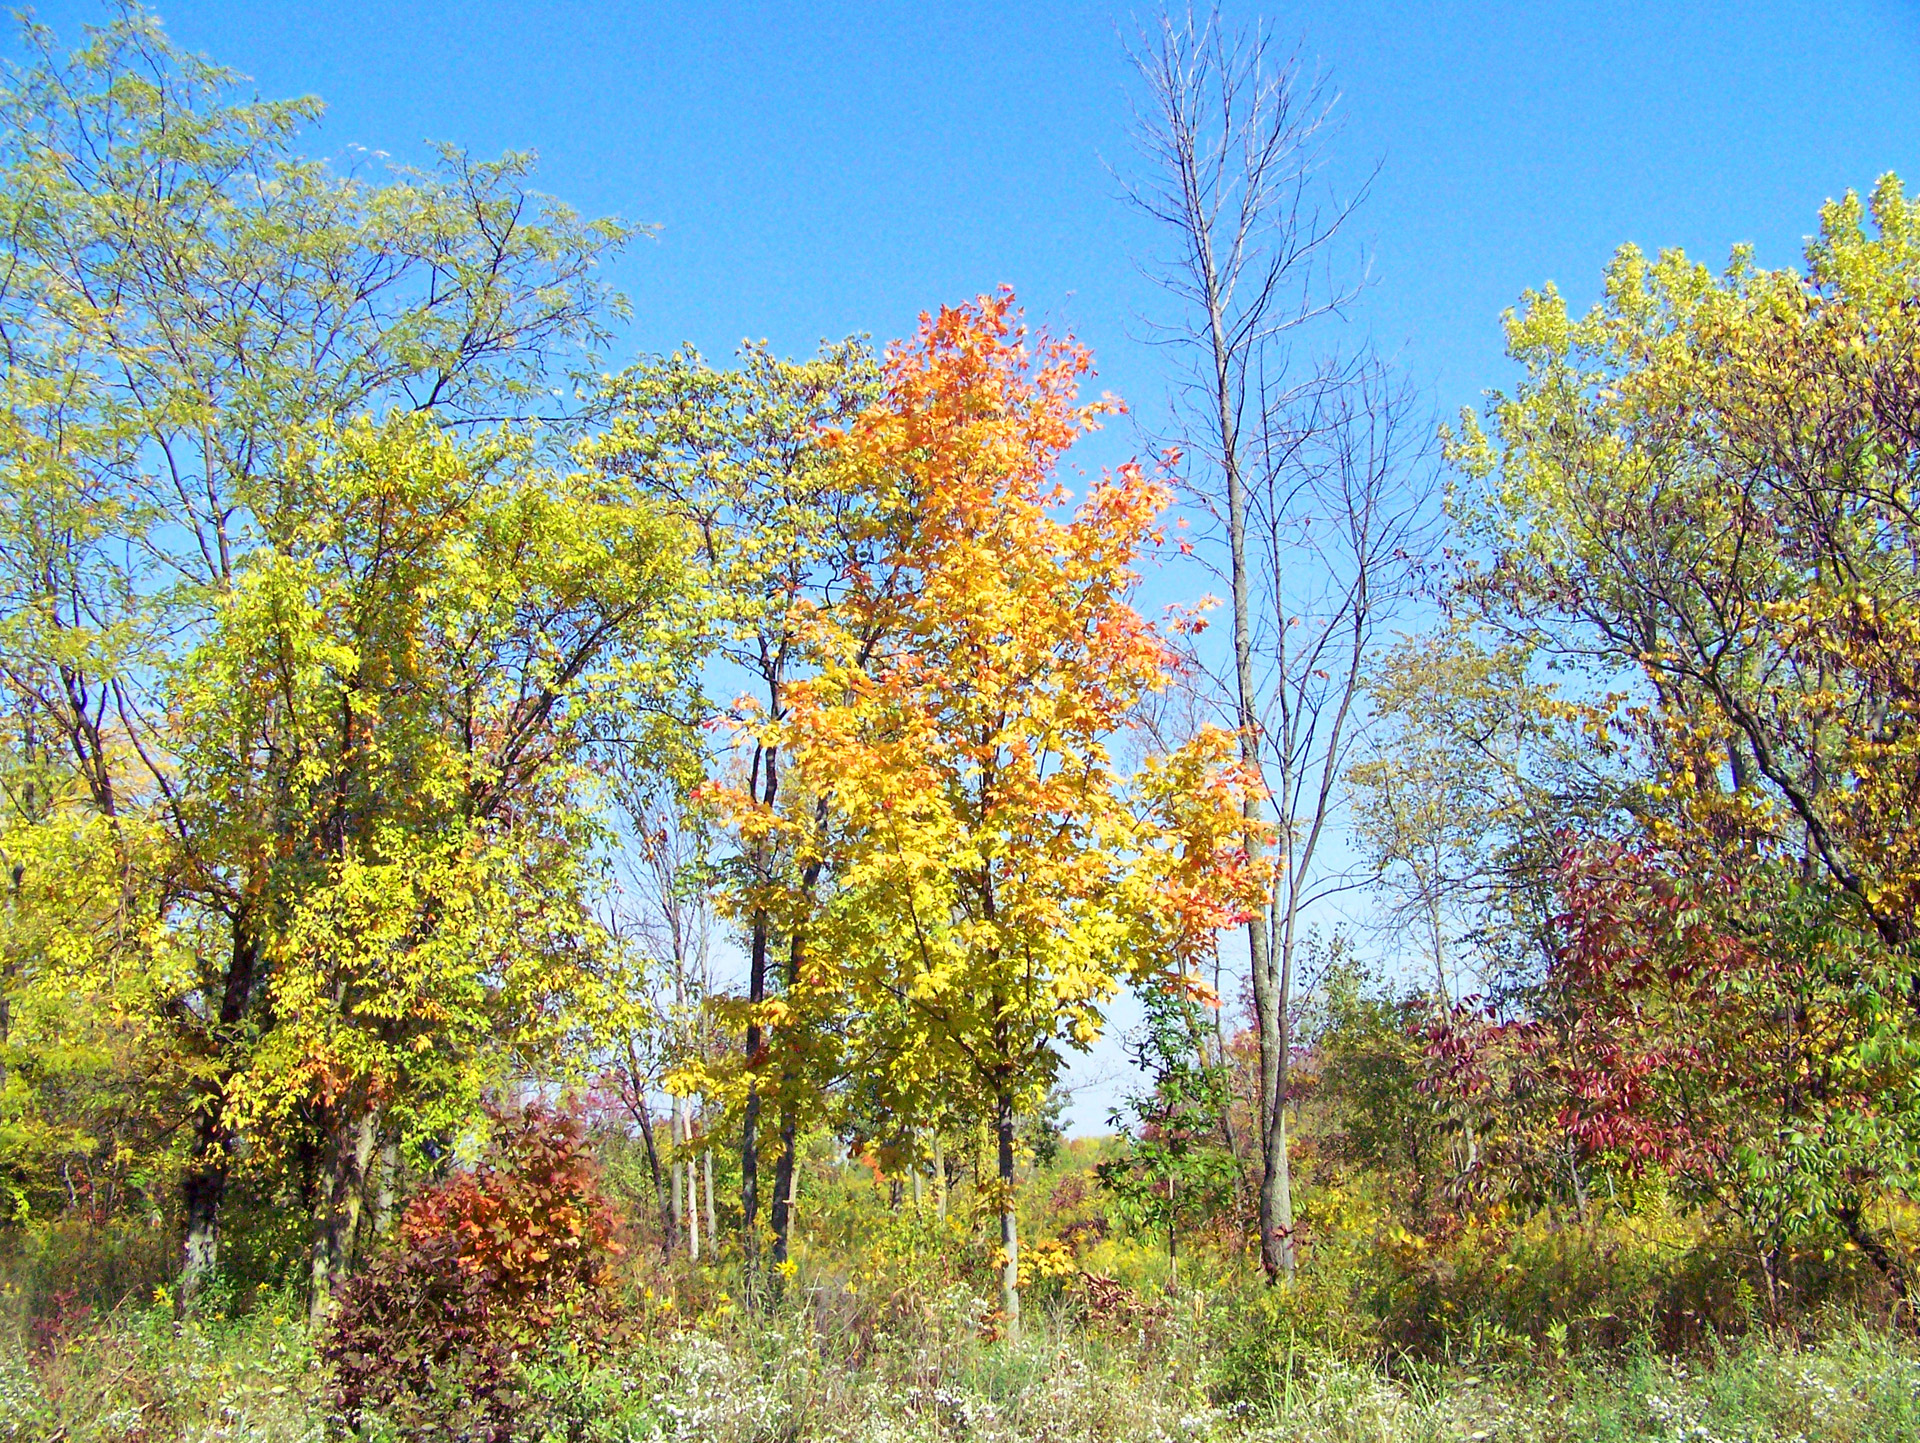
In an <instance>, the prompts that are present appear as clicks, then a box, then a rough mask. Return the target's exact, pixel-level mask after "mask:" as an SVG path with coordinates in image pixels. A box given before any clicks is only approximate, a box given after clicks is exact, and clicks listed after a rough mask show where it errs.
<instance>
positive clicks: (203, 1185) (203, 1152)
mask: <svg viewBox="0 0 1920 1443" xmlns="http://www.w3.org/2000/svg"><path fill="white" fill-rule="evenodd" d="M232 1141H233V1139H232V1137H231V1136H230V1135H229V1133H228V1131H227V1129H226V1127H225V1125H224V1123H223V1120H222V1117H221V1113H220V1105H219V1102H218V1101H216V1102H214V1103H212V1104H211V1105H209V1106H206V1107H204V1108H203V1109H202V1110H201V1111H200V1112H199V1113H197V1114H196V1115H195V1117H194V1120H193V1141H192V1142H191V1143H189V1144H188V1150H187V1167H186V1173H185V1176H184V1177H183V1178H182V1179H181V1183H180V1193H181V1201H182V1202H183V1204H184V1205H185V1211H186V1225H187V1226H186V1243H185V1248H184V1252H185V1256H184V1259H183V1260H182V1263H181V1267H180V1298H179V1305H180V1310H181V1311H182V1312H186V1311H188V1310H189V1309H191V1308H192V1307H193V1305H194V1303H195V1302H197V1301H198V1300H199V1297H200V1294H201V1292H202V1291H203V1290H204V1289H205V1288H206V1285H207V1284H208V1283H209V1282H210V1281H212V1278H213V1270H214V1268H215V1267H216V1266H218V1264H219V1261H220V1205H221V1203H222V1202H224V1201H225V1199H226V1193H227V1153H228V1149H229V1147H230V1146H231V1144H232Z"/></svg>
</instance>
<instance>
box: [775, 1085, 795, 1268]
mask: <svg viewBox="0 0 1920 1443" xmlns="http://www.w3.org/2000/svg"><path fill="white" fill-rule="evenodd" d="M799 1147H800V1129H799V1127H798V1125H797V1124H796V1123H795V1122H794V1117H793V1104H792V1103H787V1104H785V1105H784V1106H782V1107H781V1109H780V1161H779V1162H777V1163H776V1164H774V1169H773V1263H774V1266H775V1267H778V1266H779V1265H780V1264H782V1263H784V1262H785V1261H786V1260H787V1243H788V1238H789V1236H790V1235H791V1234H792V1231H793V1189H794V1169H795V1166H796V1163H797V1162H798V1154H799Z"/></svg>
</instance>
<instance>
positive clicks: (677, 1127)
mask: <svg viewBox="0 0 1920 1443" xmlns="http://www.w3.org/2000/svg"><path fill="white" fill-rule="evenodd" d="M686 1106H687V1104H686V1099H685V1098H680V1097H676V1098H674V1100H673V1121H672V1124H671V1125H672V1128H673V1161H672V1164H671V1166H672V1168H673V1200H672V1210H673V1220H672V1222H671V1223H670V1224H669V1226H668V1235H669V1240H668V1251H669V1252H671V1251H673V1250H674V1249H676V1248H678V1247H679V1246H680V1239H681V1237H682V1236H683V1235H684V1234H685V1231H686V1220H687V1211H686V1210H687V1204H688V1203H691V1202H694V1199H692V1198H688V1197H683V1196H682V1185H683V1184H684V1183H687V1182H690V1181H691V1180H692V1176H693V1174H692V1172H691V1167H692V1164H691V1163H689V1162H687V1161H686V1159H685V1158H684V1157H683V1156H682V1154H683V1153H684V1152H685V1151H686V1145H687V1118H686ZM695 1205H696V1206H697V1205H698V1204H697V1203H696V1204H695ZM697 1230H698V1228H697V1226H696V1231H697Z"/></svg>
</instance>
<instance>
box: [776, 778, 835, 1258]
mask: <svg viewBox="0 0 1920 1443" xmlns="http://www.w3.org/2000/svg"><path fill="white" fill-rule="evenodd" d="M822 805H824V803H823V804H822ZM819 880H820V865H819V863H817V862H816V863H812V864H810V865H809V866H808V867H807V868H806V873H805V876H804V878H803V881H802V886H804V887H805V889H806V891H807V893H808V895H812V892H813V888H814V886H815V884H816V883H818V882H819ZM805 963H806V929H805V927H804V926H800V925H796V926H795V927H794V929H793V936H792V937H790V938H789V939H788V941H787V977H786V984H787V993H788V995H789V996H791V995H792V994H793V992H794V990H795V989H796V988H798V987H799V985H800V973H801V970H802V969H803V967H804V966H805ZM781 1055H782V1057H783V1058H784V1059H785V1060H784V1061H782V1062H781V1064H780V1093H781V1098H780V1161H779V1162H778V1163H776V1164H775V1165H774V1172H773V1263H774V1266H775V1267H778V1266H780V1264H782V1263H784V1262H786V1260H787V1239H788V1234H789V1233H790V1232H791V1231H792V1228H793V1189H794V1166H795V1162H796V1160H797V1153H798V1149H799V1144H800V1127H799V1119H798V1118H797V1117H796V1116H795V1114H794V1101H793V1090H794V1088H795V1086H796V1085H797V1084H798V1082H799V1078H798V1077H797V1076H795V1072H794V1065H793V1060H792V1059H793V1048H792V1044H791V1042H787V1043H784V1044H783V1045H782V1047H781Z"/></svg>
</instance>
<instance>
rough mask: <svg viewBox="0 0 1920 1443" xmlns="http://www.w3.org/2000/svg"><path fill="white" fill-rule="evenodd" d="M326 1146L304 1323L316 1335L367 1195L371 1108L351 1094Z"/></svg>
mask: <svg viewBox="0 0 1920 1443" xmlns="http://www.w3.org/2000/svg"><path fill="white" fill-rule="evenodd" d="M331 1131H332V1134H333V1135H332V1137H331V1138H330V1139H329V1142H328V1158H327V1173H326V1178H325V1187H326V1193H325V1196H324V1197H323V1198H322V1199H321V1206H320V1215H319V1216H318V1217H317V1218H316V1219H315V1220H314V1233H313V1250H312V1275H311V1279H310V1286H311V1291H310V1293H309V1295H308V1299H307V1321H308V1323H309V1324H310V1325H311V1326H312V1327H313V1329H314V1331H315V1332H318V1331H319V1330H320V1329H321V1328H322V1327H324V1326H325V1324H326V1321H327V1316H328V1314H329V1313H331V1312H332V1311H333V1293H334V1289H335V1288H336V1287H337V1286H338V1285H339V1284H340V1283H341V1281H342V1280H344V1279H345V1277H346V1274H347V1261H348V1252H349V1249H350V1248H351V1247H352V1246H353V1235H354V1232H355V1230H356V1229H357V1228H358V1227H359V1225H360V1208H361V1204H362V1201H363V1199H364V1198H365V1197H366V1192H367V1165H368V1164H369V1163H370V1162H372V1160H373V1145H374V1142H375V1140H376V1138H377V1137H378V1133H379V1119H378V1118H377V1117H376V1115H375V1113H374V1109H373V1107H372V1105H371V1104H370V1103H369V1102H368V1101H367V1099H366V1098H365V1097H364V1095H361V1094H360V1093H359V1090H358V1089H356V1090H355V1092H354V1093H353V1094H352V1095H350V1097H349V1099H348V1100H347V1101H345V1102H343V1103H342V1104H340V1106H339V1109H338V1111H337V1113H336V1115H335V1118H334V1125H333V1127H332V1129H331Z"/></svg>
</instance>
